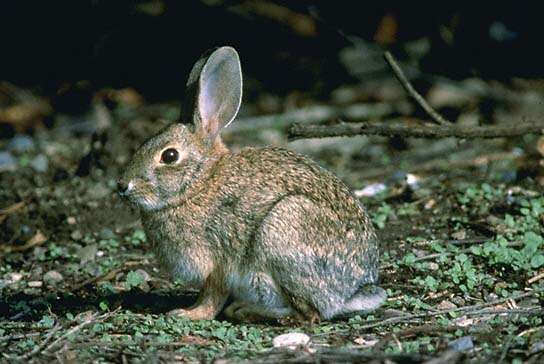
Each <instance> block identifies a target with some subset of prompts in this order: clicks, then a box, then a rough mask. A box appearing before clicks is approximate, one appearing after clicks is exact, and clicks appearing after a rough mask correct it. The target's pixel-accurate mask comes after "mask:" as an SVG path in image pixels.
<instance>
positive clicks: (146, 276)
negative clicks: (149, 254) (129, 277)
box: [136, 269, 151, 282]
mask: <svg viewBox="0 0 544 364" xmlns="http://www.w3.org/2000/svg"><path fill="white" fill-rule="evenodd" d="M136 273H138V274H139V275H140V276H141V277H142V278H143V279H144V281H145V282H149V281H150V280H151V276H150V275H149V273H147V272H146V271H145V270H143V269H136Z"/></svg>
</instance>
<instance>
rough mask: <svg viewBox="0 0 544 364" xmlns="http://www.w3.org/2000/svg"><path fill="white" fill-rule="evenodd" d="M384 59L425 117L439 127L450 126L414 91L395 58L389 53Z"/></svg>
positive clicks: (385, 54)
mask: <svg viewBox="0 0 544 364" xmlns="http://www.w3.org/2000/svg"><path fill="white" fill-rule="evenodd" d="M384 58H385V61H386V62H387V64H389V66H390V67H391V69H392V70H393V72H394V73H395V76H396V77H397V80H399V82H400V84H401V85H402V87H404V89H405V90H406V92H408V95H410V96H411V97H412V98H413V99H414V100H415V101H416V102H417V103H418V104H419V106H421V107H422V108H423V110H425V112H426V113H427V115H429V116H430V117H431V119H432V120H433V121H435V122H436V123H438V124H440V125H449V124H451V121H448V120H446V119H444V118H443V117H442V115H440V114H439V113H438V112H436V110H435V109H433V108H432V107H431V105H429V104H428V103H427V101H425V99H424V98H423V96H421V95H420V94H419V93H418V92H417V91H416V89H415V88H414V87H413V86H412V84H411V83H410V81H408V79H407V78H406V76H405V75H404V73H403V72H402V69H401V68H400V66H399V65H398V63H397V61H396V60H395V57H393V55H392V54H391V53H390V52H385V53H384Z"/></svg>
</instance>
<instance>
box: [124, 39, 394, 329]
mask: <svg viewBox="0 0 544 364" xmlns="http://www.w3.org/2000/svg"><path fill="white" fill-rule="evenodd" d="M187 88H188V89H187V95H188V96H187V100H186V103H185V107H184V109H183V110H184V113H185V114H184V115H183V116H182V119H183V120H182V121H183V123H177V124H174V125H170V126H168V127H167V128H165V129H164V130H163V131H162V132H160V133H159V134H158V135H156V136H154V137H152V138H151V139H149V140H148V141H147V142H145V143H144V144H143V145H142V146H141V147H140V149H139V150H138V151H137V152H136V153H135V155H134V157H133V158H132V160H131V162H130V163H129V165H128V166H127V168H126V171H125V172H124V174H123V176H122V178H121V179H120V180H119V183H118V187H119V192H120V194H121V195H122V196H124V197H126V198H127V199H128V200H129V201H130V202H131V203H133V204H135V205H136V206H138V207H139V210H140V215H141V219H142V223H143V226H144V229H145V231H146V234H147V236H148V238H149V240H150V241H151V243H152V245H153V249H154V251H155V253H156V256H157V258H158V259H159V262H160V264H161V266H163V267H165V268H166V269H167V270H168V271H169V272H170V273H171V275H172V276H173V277H175V278H177V279H180V280H182V281H183V282H186V283H187V285H188V286H192V287H196V288H198V289H199V290H200V294H199V297H198V299H197V302H196V303H195V304H194V306H192V307H190V308H187V309H177V310H174V311H172V312H171V313H172V314H175V315H182V316H185V317H188V318H190V319H193V320H200V319H212V318H214V317H215V316H216V315H217V314H218V313H219V312H220V311H221V310H222V308H223V306H224V305H225V303H226V302H227V299H228V298H229V297H232V298H233V302H232V303H231V304H230V305H229V306H228V307H227V308H226V309H225V314H226V315H227V316H228V317H230V318H232V319H235V320H240V321H259V320H271V319H272V320H273V319H280V318H283V317H287V316H291V317H298V318H303V319H307V320H312V321H313V320H319V319H325V320H326V319H332V318H335V317H340V316H347V315H350V314H353V313H360V312H365V311H370V310H373V309H375V308H377V307H379V306H380V305H381V304H382V303H383V301H384V300H385V298H386V294H385V291H384V290H383V289H381V288H380V287H378V286H377V281H378V241H377V238H376V235H375V232H374V229H373V227H372V224H371V222H370V220H369V218H368V215H367V213H366V212H365V210H364V208H363V206H362V205H361V204H360V203H359V202H358V201H357V200H356V199H355V198H354V197H353V196H352V194H351V193H350V191H349V190H348V188H347V187H346V186H345V185H344V184H343V183H342V182H341V181H340V180H339V179H338V178H337V177H335V176H334V175H333V174H331V173H329V172H328V171H326V170H325V169H323V168H321V167H320V166H318V165H317V164H316V163H315V162H313V161H312V160H310V159H309V158H307V157H305V156H302V155H299V154H296V153H294V152H291V151H288V150H285V149H281V148H275V147H267V148H246V149H243V150H242V151H240V152H238V153H231V152H229V150H228V149H227V148H226V147H225V145H224V144H223V142H222V140H221V137H220V131H221V129H223V128H225V127H227V126H228V125H229V124H230V123H231V122H232V121H233V120H234V118H235V116H236V114H237V112H238V109H239V107H240V102H241V99H242V73H241V68H240V60H239V58H238V54H237V52H236V51H235V50H234V49H233V48H231V47H221V48H218V49H216V50H214V51H213V52H208V54H206V55H204V56H203V57H202V58H201V59H200V60H199V61H197V62H196V64H195V65H194V67H193V70H192V71H191V74H190V76H189V80H188V82H187Z"/></svg>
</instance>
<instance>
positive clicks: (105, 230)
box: [99, 228, 115, 240]
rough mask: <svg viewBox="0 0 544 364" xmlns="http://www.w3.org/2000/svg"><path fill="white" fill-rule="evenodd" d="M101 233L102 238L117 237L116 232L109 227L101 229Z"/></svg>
mask: <svg viewBox="0 0 544 364" xmlns="http://www.w3.org/2000/svg"><path fill="white" fill-rule="evenodd" d="M99 235H100V239H104V240H108V239H113V238H115V234H114V233H113V231H112V230H111V229H108V228H102V229H100V233H99Z"/></svg>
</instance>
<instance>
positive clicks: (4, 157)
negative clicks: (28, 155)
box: [0, 152, 17, 172]
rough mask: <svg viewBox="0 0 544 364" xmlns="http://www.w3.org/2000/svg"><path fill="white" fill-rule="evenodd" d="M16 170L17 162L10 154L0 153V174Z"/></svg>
mask: <svg viewBox="0 0 544 364" xmlns="http://www.w3.org/2000/svg"><path fill="white" fill-rule="evenodd" d="M16 168H17V160H16V159H15V157H14V156H12V155H11V153H10V152H0V172H2V171H13V170H15V169H16Z"/></svg>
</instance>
